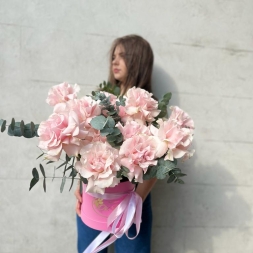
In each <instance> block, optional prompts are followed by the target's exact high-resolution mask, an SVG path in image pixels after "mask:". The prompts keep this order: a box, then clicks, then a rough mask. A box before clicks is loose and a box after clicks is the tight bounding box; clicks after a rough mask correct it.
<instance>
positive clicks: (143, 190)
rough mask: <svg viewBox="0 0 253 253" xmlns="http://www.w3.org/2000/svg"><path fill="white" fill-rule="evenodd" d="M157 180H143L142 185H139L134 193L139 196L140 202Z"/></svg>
mask: <svg viewBox="0 0 253 253" xmlns="http://www.w3.org/2000/svg"><path fill="white" fill-rule="evenodd" d="M156 181H157V178H152V179H149V180H143V183H139V184H138V186H137V188H136V190H135V192H136V193H137V194H139V195H140V196H141V198H142V201H143V202H144V200H145V199H146V197H147V196H148V194H149V193H150V191H151V190H152V188H153V186H154V185H155V183H156Z"/></svg>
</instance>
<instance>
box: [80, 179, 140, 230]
mask: <svg viewBox="0 0 253 253" xmlns="http://www.w3.org/2000/svg"><path fill="white" fill-rule="evenodd" d="M85 187H86V186H85V185H83V189H85ZM134 187H135V185H134V184H132V183H131V182H129V181H127V182H122V183H119V184H118V185H116V186H115V187H109V188H106V189H105V193H116V194H119V198H116V199H103V195H101V197H100V198H97V197H93V196H92V195H91V194H89V193H86V192H85V191H83V193H82V199H83V202H82V206H81V219H82V221H83V222H84V223H85V224H86V225H87V226H89V227H91V228H93V229H96V230H100V231H107V230H108V227H107V218H108V217H109V215H110V214H111V213H112V211H113V210H114V209H115V208H116V207H117V205H118V204H119V203H120V202H121V201H122V200H123V199H124V197H125V194H127V193H130V192H132V191H133V190H134ZM121 194H122V195H121Z"/></svg>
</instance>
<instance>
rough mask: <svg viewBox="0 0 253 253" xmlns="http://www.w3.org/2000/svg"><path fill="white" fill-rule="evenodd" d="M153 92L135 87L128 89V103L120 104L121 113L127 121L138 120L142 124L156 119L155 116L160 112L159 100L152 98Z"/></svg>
mask: <svg viewBox="0 0 253 253" xmlns="http://www.w3.org/2000/svg"><path fill="white" fill-rule="evenodd" d="M152 95H153V94H152V93H149V92H148V91H146V90H144V89H141V88H136V87H133V88H131V89H129V90H128V91H127V94H126V102H125V103H126V105H125V106H124V107H123V106H120V112H119V115H120V116H121V119H122V121H123V122H124V123H125V122H126V121H129V120H134V121H137V122H138V123H140V124H146V122H152V121H154V118H155V117H156V116H157V115H158V114H159V113H160V110H158V109H157V108H158V102H157V101H156V100H155V99H153V98H152Z"/></svg>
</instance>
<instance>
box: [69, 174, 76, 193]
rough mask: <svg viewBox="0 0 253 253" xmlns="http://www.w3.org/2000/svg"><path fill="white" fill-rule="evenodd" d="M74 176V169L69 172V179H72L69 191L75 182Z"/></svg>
mask: <svg viewBox="0 0 253 253" xmlns="http://www.w3.org/2000/svg"><path fill="white" fill-rule="evenodd" d="M76 175H77V171H76V170H75V169H72V171H71V173H70V175H69V177H72V179H71V185H70V187H69V191H70V190H71V189H72V186H73V184H74V180H75V177H76Z"/></svg>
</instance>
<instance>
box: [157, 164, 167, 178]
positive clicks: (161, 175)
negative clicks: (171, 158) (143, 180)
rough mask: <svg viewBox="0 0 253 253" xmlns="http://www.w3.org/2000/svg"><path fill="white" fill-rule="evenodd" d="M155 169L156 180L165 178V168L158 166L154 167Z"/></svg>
mask: <svg viewBox="0 0 253 253" xmlns="http://www.w3.org/2000/svg"><path fill="white" fill-rule="evenodd" d="M156 168H157V172H156V177H157V179H164V178H166V176H167V175H166V173H167V172H168V170H167V168H166V167H164V166H159V167H156Z"/></svg>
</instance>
